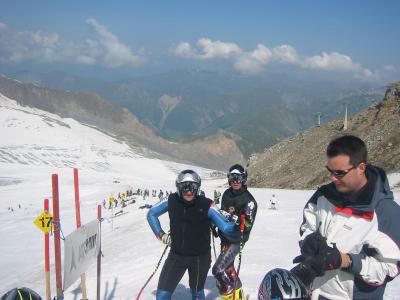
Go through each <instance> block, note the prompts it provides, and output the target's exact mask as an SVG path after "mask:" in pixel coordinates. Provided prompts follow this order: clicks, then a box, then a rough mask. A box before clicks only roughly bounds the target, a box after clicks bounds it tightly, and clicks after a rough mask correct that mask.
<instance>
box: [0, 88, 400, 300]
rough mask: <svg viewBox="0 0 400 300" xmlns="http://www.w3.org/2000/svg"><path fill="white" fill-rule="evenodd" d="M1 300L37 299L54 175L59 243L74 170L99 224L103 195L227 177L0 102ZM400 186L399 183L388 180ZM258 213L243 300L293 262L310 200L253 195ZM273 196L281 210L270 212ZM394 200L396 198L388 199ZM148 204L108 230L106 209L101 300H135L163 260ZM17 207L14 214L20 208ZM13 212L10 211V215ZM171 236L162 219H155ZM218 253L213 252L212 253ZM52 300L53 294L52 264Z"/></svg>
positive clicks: (74, 294) (217, 185) (70, 294)
mask: <svg viewBox="0 0 400 300" xmlns="http://www.w3.org/2000/svg"><path fill="white" fill-rule="evenodd" d="M0 134H1V139H0V194H1V200H0V241H1V243H0V250H1V256H0V270H1V272H0V295H2V294H3V293H4V292H6V291H7V290H9V289H11V288H13V287H15V286H27V287H30V288H32V289H34V290H35V291H37V292H39V293H40V294H41V295H44V279H43V277H44V275H43V273H44V271H43V270H44V263H43V235H42V233H41V232H40V231H39V230H38V229H37V228H36V227H35V226H34V224H33V220H34V219H35V218H36V217H37V216H38V215H39V214H40V213H41V212H42V206H43V199H44V198H49V199H50V198H51V174H52V173H58V174H59V180H60V181H59V185H60V210H61V212H60V214H61V218H62V219H61V227H62V231H63V233H64V235H67V234H68V233H70V232H71V231H73V230H74V227H75V224H74V222H75V214H74V202H73V201H74V200H73V199H74V195H73V174H72V168H73V167H78V168H79V172H80V173H79V178H80V198H81V218H82V222H83V223H87V222H89V221H91V220H92V219H94V218H95V217H96V206H97V204H100V203H101V202H102V200H103V199H105V198H106V197H108V196H109V194H110V193H114V195H115V194H117V193H118V192H123V191H125V190H126V189H127V188H129V187H133V189H134V190H135V189H137V188H149V189H157V190H159V189H160V188H161V189H163V190H166V189H167V190H174V180H175V177H176V174H177V172H179V170H182V169H184V168H189V167H190V168H193V169H195V170H196V171H198V172H199V173H200V174H201V176H202V178H203V187H204V190H205V192H206V195H207V196H209V197H212V193H213V190H214V189H219V190H220V191H221V192H222V191H223V190H224V188H225V186H224V184H225V179H224V178H212V177H211V176H210V174H211V172H212V170H208V169H204V168H199V167H195V166H187V165H182V164H178V163H174V162H168V161H162V160H158V159H149V158H145V157H143V156H141V155H139V154H138V153H136V152H135V151H134V150H132V149H131V148H130V147H129V146H128V145H126V144H124V143H121V142H120V141H118V140H115V139H114V138H112V137H110V136H108V135H106V134H104V133H101V132H100V131H97V130H96V129H94V128H91V127H88V126H85V125H82V124H80V123H78V122H76V121H74V120H72V119H62V118H60V117H58V116H56V115H53V114H50V113H48V112H44V111H40V110H37V109H32V108H27V107H21V106H19V105H18V104H17V103H16V102H15V101H13V100H10V99H8V98H6V97H4V96H2V95H0ZM390 179H391V180H392V181H393V182H399V181H400V176H399V175H398V174H394V175H392V176H391V177H390ZM251 192H252V193H253V194H254V196H255V198H256V200H257V201H258V203H259V206H260V209H259V212H258V215H257V219H256V223H255V227H254V231H253V232H252V236H251V238H250V241H249V242H248V243H247V244H246V247H245V249H244V253H243V260H242V267H241V278H242V281H243V283H244V288H245V292H246V293H250V295H251V299H255V298H256V292H257V289H258V285H259V283H260V281H261V279H262V278H263V276H264V274H265V273H266V272H267V271H268V270H269V269H272V268H275V267H283V268H291V267H292V264H291V259H292V258H293V257H294V256H296V255H297V253H298V248H297V247H298V246H297V238H298V226H299V224H300V222H301V220H302V214H301V212H302V208H303V206H304V204H305V202H306V201H307V200H308V198H309V197H310V195H311V194H312V192H313V191H290V190H271V189H251ZM272 194H275V195H276V196H277V197H276V198H277V199H278V205H279V209H278V210H270V209H268V207H269V199H270V198H271V195H272ZM395 197H396V200H397V201H398V199H399V198H400V192H399V191H397V192H396V193H395ZM157 200H158V199H156V198H151V199H150V200H146V201H143V199H141V198H140V197H138V198H137V202H136V203H135V204H132V205H128V206H127V207H126V208H125V209H124V212H126V213H125V214H123V215H121V216H120V217H117V218H114V230H113V231H111V219H110V211H108V210H106V211H104V210H103V215H104V217H105V220H104V222H103V225H102V228H103V235H102V247H103V253H104V257H103V260H102V262H103V264H102V299H133V298H134V297H135V296H136V294H137V292H138V291H139V289H140V288H141V286H142V285H143V284H144V282H145V281H146V279H147V278H148V276H149V275H150V274H151V273H152V272H153V270H154V268H155V265H156V263H157V261H158V259H159V257H160V255H161V253H162V251H163V245H162V244H161V243H160V242H159V241H158V240H157V239H155V237H154V236H153V234H152V232H151V230H150V228H149V226H148V225H147V222H146V219H145V218H146V213H147V210H146V209H139V206H141V205H144V204H145V203H150V204H152V203H155V202H156V201H157ZM18 205H21V208H19V207H18ZM8 207H13V211H10V210H8ZM161 221H162V224H163V226H164V228H166V229H167V228H168V226H167V224H168V222H167V218H166V216H162V217H161ZM216 247H217V249H218V245H216ZM51 260H52V272H53V274H52V277H51V282H52V287H53V289H52V293H53V296H54V292H55V288H54V287H55V277H54V266H53V263H54V258H53V256H52V257H51ZM158 275H159V272H158V273H157V274H156V276H155V277H154V278H153V280H152V281H151V282H150V284H149V285H148V287H147V288H146V289H145V291H144V293H143V297H142V299H154V298H155V296H154V295H155V290H156V286H157V280H158ZM78 286H79V283H78V282H76V283H75V284H74V285H73V286H72V287H71V288H69V289H68V290H67V291H65V299H81V298H80V295H79V287H78ZM87 288H88V295H89V298H90V299H94V298H95V293H96V267H95V265H93V266H92V267H91V268H90V269H89V271H88V272H87ZM206 295H207V299H216V298H217V296H218V295H217V292H216V289H215V284H214V280H213V278H212V276H211V272H210V274H209V276H208V278H207V282H206ZM399 295H400V282H399V279H398V278H396V279H395V280H394V281H393V282H391V283H390V284H389V286H388V288H387V291H386V294H385V299H400V296H399ZM174 299H190V293H189V289H188V282H187V277H186V276H185V277H184V279H183V280H182V282H181V283H180V284H179V286H178V288H177V290H176V292H175V294H174Z"/></svg>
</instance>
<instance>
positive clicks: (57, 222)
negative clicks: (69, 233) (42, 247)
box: [51, 174, 64, 299]
mask: <svg viewBox="0 0 400 300" xmlns="http://www.w3.org/2000/svg"><path fill="white" fill-rule="evenodd" d="M51 179H52V189H53V224H54V256H55V266H56V290H57V298H56V299H62V298H63V297H64V295H63V290H62V275H61V246H60V212H59V200H58V175H57V174H53V175H51Z"/></svg>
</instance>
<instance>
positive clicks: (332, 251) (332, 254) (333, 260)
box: [325, 244, 342, 270]
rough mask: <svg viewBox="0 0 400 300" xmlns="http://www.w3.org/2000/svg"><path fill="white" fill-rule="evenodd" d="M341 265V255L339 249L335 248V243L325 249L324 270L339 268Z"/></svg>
mask: <svg viewBox="0 0 400 300" xmlns="http://www.w3.org/2000/svg"><path fill="white" fill-rule="evenodd" d="M341 265H342V256H341V255H340V251H339V250H338V248H336V244H333V248H332V247H327V249H326V259H325V270H335V269H339V268H340V267H341Z"/></svg>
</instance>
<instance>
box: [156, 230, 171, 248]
mask: <svg viewBox="0 0 400 300" xmlns="http://www.w3.org/2000/svg"><path fill="white" fill-rule="evenodd" d="M159 239H160V241H161V242H162V243H163V244H165V245H168V246H171V235H170V234H169V233H165V232H161V233H160V238H159Z"/></svg>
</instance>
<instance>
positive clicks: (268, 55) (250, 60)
mask: <svg viewBox="0 0 400 300" xmlns="http://www.w3.org/2000/svg"><path fill="white" fill-rule="evenodd" d="M196 45H197V47H196V48H195V47H192V46H191V45H190V44H189V43H187V42H181V43H180V44H179V45H178V46H177V47H175V48H174V49H173V53H174V54H175V55H177V56H181V57H185V58H192V59H218V58H219V59H231V60H232V61H233V66H234V68H235V69H236V70H238V71H239V72H241V73H247V74H251V73H257V72H260V71H262V70H263V69H264V67H265V66H266V65H268V64H269V63H272V62H274V63H277V64H289V65H295V66H297V67H301V68H304V69H311V70H324V71H346V72H351V73H353V74H354V76H356V77H358V78H371V77H372V76H375V75H376V72H372V71H371V70H369V69H366V68H364V67H363V66H362V65H361V64H359V63H355V62H353V61H352V59H351V58H350V57H349V56H347V55H345V54H341V53H338V52H331V53H326V52H322V53H321V54H320V55H315V56H310V57H308V56H302V55H300V54H299V53H298V52H297V50H296V49H295V48H294V47H292V46H290V45H286V44H285V45H280V46H277V47H274V48H272V49H271V48H268V47H266V46H265V45H263V44H258V45H257V47H256V49H254V50H252V51H243V50H242V48H241V47H240V46H238V45H237V44H235V43H230V42H221V41H215V42H214V41H212V40H210V39H207V38H203V39H200V40H198V41H197V43H196ZM389 69H390V67H388V68H387V70H389Z"/></svg>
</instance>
